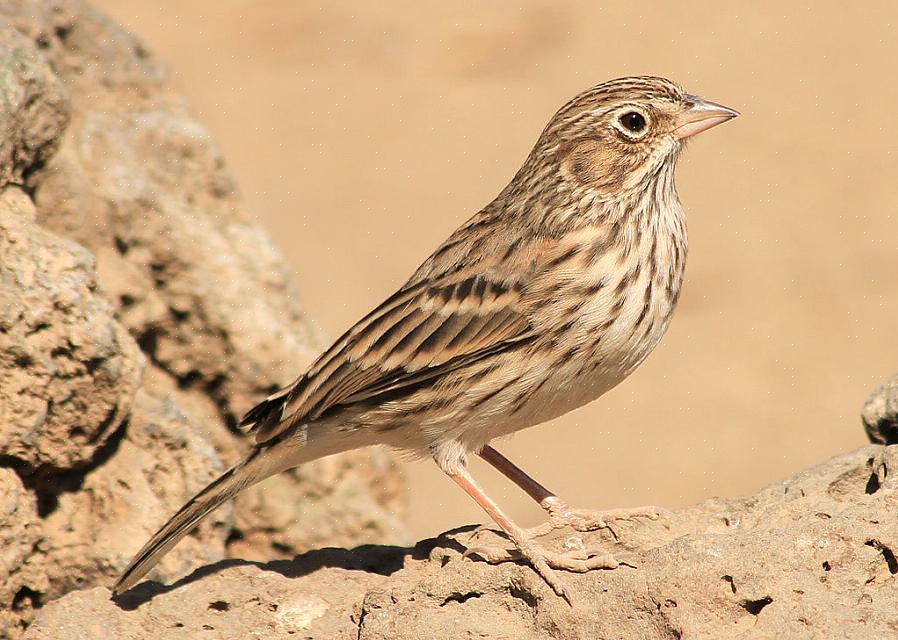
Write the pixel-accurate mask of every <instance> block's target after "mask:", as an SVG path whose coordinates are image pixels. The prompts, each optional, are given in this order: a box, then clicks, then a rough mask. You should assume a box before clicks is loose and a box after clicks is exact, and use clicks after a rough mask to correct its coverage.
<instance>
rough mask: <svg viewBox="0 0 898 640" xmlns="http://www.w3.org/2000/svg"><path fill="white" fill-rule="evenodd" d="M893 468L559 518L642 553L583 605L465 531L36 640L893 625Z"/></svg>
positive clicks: (703, 631) (42, 621) (877, 634)
mask: <svg viewBox="0 0 898 640" xmlns="http://www.w3.org/2000/svg"><path fill="white" fill-rule="evenodd" d="M896 478H898V448H896V447H882V446H875V445H871V446H868V447H865V448H862V449H859V450H857V451H854V452H851V453H847V454H844V455H841V456H838V457H836V458H833V459H831V460H829V461H827V462H825V463H823V464H821V465H819V466H816V467H814V468H811V469H808V470H807V471H804V472H802V473H799V474H797V475H795V476H793V477H791V478H789V479H788V480H785V481H783V482H781V483H778V484H775V485H772V486H770V487H767V488H766V489H764V490H762V491H761V492H759V493H758V494H756V495H754V496H750V497H746V498H738V499H732V500H724V499H719V498H718V499H713V500H709V501H706V502H704V503H701V504H699V505H696V506H694V507H690V508H687V509H683V510H680V511H677V512H674V513H671V514H670V515H668V516H666V517H663V518H662V519H659V520H657V521H648V520H642V521H638V522H619V523H617V524H616V526H615V531H616V534H617V536H618V538H617V539H616V538H615V537H614V536H613V535H612V534H610V533H609V532H608V531H605V532H602V533H585V534H580V533H574V532H571V531H559V532H557V533H556V535H554V536H552V537H550V539H549V540H550V542H549V544H550V545H551V546H554V547H555V548H556V549H558V550H563V549H565V548H568V549H570V548H591V547H595V546H597V545H602V546H603V547H604V548H605V549H608V550H612V551H614V552H617V553H621V552H629V553H630V556H629V558H628V560H627V562H628V563H630V564H632V565H633V567H629V566H621V567H619V568H617V569H615V570H613V571H593V572H590V573H587V574H570V573H565V574H563V578H564V580H565V581H566V582H567V584H568V585H569V586H570V587H571V589H572V591H573V592H574V594H575V602H574V606H573V607H571V606H569V605H568V604H567V603H566V602H565V601H564V600H562V599H561V598H559V597H557V596H556V595H555V594H554V593H553V592H552V591H551V590H550V589H549V587H548V586H547V585H546V584H545V583H543V582H542V580H541V579H540V578H539V577H538V576H537V575H536V574H535V573H534V572H533V571H532V570H531V569H530V568H528V567H526V566H523V565H515V564H505V565H498V566H492V565H488V564H486V563H484V562H478V561H471V560H463V559H462V558H461V554H460V551H461V549H462V548H463V546H464V545H466V544H468V543H469V538H470V535H471V534H470V531H455V532H449V533H447V534H444V535H443V536H441V537H440V538H438V539H435V540H427V541H423V542H420V543H419V544H418V545H417V546H415V547H413V548H410V549H409V548H401V547H378V546H363V547H358V548H355V549H353V550H342V549H322V550H318V551H311V552H309V553H306V554H304V555H300V556H298V557H296V558H295V559H294V560H292V561H276V562H270V563H267V564H263V563H253V562H245V561H234V560H230V561H224V562H220V563H217V564H214V565H212V566H209V567H204V568H203V569H201V570H198V571H196V572H195V573H194V574H193V575H192V576H190V577H189V578H187V579H185V580H183V581H181V582H179V583H177V584H174V585H166V586H163V585H160V584H158V583H145V584H143V585H140V586H138V587H137V588H136V589H134V590H133V591H131V592H130V593H127V594H124V595H123V597H122V598H121V599H120V600H119V601H118V602H113V601H112V600H110V593H109V591H108V589H105V588H95V589H91V590H87V591H79V592H75V593H71V594H69V595H67V596H65V597H63V598H62V599H60V600H58V601H56V602H53V603H51V604H49V605H47V606H46V607H44V608H43V609H42V610H41V612H40V613H39V614H38V618H37V620H36V621H35V623H34V624H33V625H32V626H31V628H30V629H29V630H28V633H27V634H26V636H25V637H26V638H29V639H33V640H37V639H43V638H54V639H56V640H66V639H67V638H72V639H75V638H84V637H99V636H94V635H93V634H92V631H91V629H102V630H103V635H102V637H104V638H109V639H110V640H115V639H117V638H181V637H193V636H195V635H199V634H202V635H203V637H205V638H211V639H214V638H234V637H265V638H291V637H301V638H328V639H339V638H347V639H348V638H352V639H356V638H358V639H362V640H387V639H389V640H402V639H405V638H408V639H418V638H479V637H487V638H508V639H516V640H521V639H523V640H528V639H533V640H536V639H537V638H540V639H542V638H557V639H564V640H568V639H574V638H576V639H581V638H583V639H586V638H621V639H629V638H633V639H637V638H639V639H643V638H644V639H658V640H662V639H663V640H668V639H672V638H737V637H738V638H785V639H788V638H834V639H835V638H839V639H844V638H857V639H858V640H860V639H862V638H863V639H868V638H887V637H894V635H895V633H896V630H898V610H896V608H895V604H894V590H895V581H896V578H895V574H896V573H898V561H896V559H895V558H896V556H895V549H896V548H898V520H896V518H895V515H894V514H895V512H896V509H898V479H896ZM874 479H875V480H874ZM490 535H491V534H490ZM492 538H493V539H492V540H490V539H486V537H484V538H483V539H478V540H477V543H478V544H481V543H496V542H501V540H500V539H499V538H498V536H492ZM92 625H93V626H92Z"/></svg>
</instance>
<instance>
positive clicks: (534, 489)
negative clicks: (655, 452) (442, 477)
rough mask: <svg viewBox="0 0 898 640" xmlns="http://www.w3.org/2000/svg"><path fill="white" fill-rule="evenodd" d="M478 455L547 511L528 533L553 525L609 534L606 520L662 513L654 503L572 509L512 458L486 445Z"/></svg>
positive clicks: (536, 533) (654, 516)
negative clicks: (650, 504) (598, 509)
mask: <svg viewBox="0 0 898 640" xmlns="http://www.w3.org/2000/svg"><path fill="white" fill-rule="evenodd" d="M480 457H481V458H483V459H484V460H486V461H487V462H489V463H490V464H491V465H492V466H493V467H495V468H496V469H497V470H499V471H500V472H501V473H502V475H504V476H505V477H506V478H508V479H509V480H511V481H512V482H514V483H515V484H516V485H518V486H519V487H520V488H521V489H523V490H524V492H525V493H526V494H527V495H528V496H530V497H531V498H533V499H534V500H535V501H536V502H537V503H538V504H539V506H541V507H542V508H543V509H544V510H545V511H547V512H548V514H549V521H548V522H546V523H545V524H543V525H541V526H538V527H534V528H533V529H530V530H528V531H527V532H526V533H527V534H528V535H530V536H541V535H545V534H547V533H549V532H550V531H552V530H554V529H560V528H562V527H566V526H569V527H572V528H573V529H575V530H577V531H596V530H598V529H608V530H609V531H611V533H612V535H614V536H615V537H617V534H616V533H615V532H614V530H613V529H612V528H611V526H609V524H608V521H613V520H633V519H634V518H648V519H649V520H657V519H658V517H659V516H660V515H661V513H663V510H662V509H659V508H657V507H637V508H634V509H610V510H607V511H593V510H589V509H572V508H571V507H570V506H568V504H567V503H566V502H565V501H564V500H562V499H561V498H559V497H558V496H557V495H555V493H554V492H552V491H549V490H548V489H547V488H546V487H544V486H543V485H541V484H540V483H539V482H537V481H536V480H534V479H533V478H531V477H530V476H529V475H527V473H526V472H525V471H524V470H523V469H521V468H520V467H518V466H517V465H515V464H514V463H513V462H512V461H511V460H509V459H508V458H506V457H505V456H503V455H502V454H501V453H499V452H498V451H496V450H495V449H493V448H492V447H490V446H489V445H487V446H486V447H484V448H483V450H482V451H481V452H480Z"/></svg>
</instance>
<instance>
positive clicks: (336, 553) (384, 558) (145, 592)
mask: <svg viewBox="0 0 898 640" xmlns="http://www.w3.org/2000/svg"><path fill="white" fill-rule="evenodd" d="M475 528H476V527H475V526H473V525H470V526H465V527H459V528H457V529H452V530H451V531H447V532H445V533H443V534H441V535H440V536H438V537H436V538H427V539H425V540H422V541H420V542H419V543H418V544H416V545H415V546H414V547H399V546H394V545H380V544H363V545H359V546H358V547H354V548H352V549H342V548H339V547H325V548H323V549H313V550H311V551H307V552H306V553H302V554H300V555H298V556H296V557H294V558H293V559H292V560H272V561H271V562H254V561H251V560H241V559H239V558H228V559H226V560H221V561H219V562H215V563H213V564H209V565H206V566H204V567H200V568H199V569H197V570H196V571H194V572H193V573H191V574H190V575H188V576H185V577H183V578H181V579H180V580H178V581H176V582H173V583H172V584H170V585H164V584H162V583H159V582H154V581H152V580H149V581H144V582H141V583H140V584H138V585H136V586H134V587H133V588H131V589H129V590H128V591H126V592H125V593H123V594H121V595H120V596H113V598H112V600H113V602H115V603H116V604H117V605H118V606H119V608H121V609H123V610H125V611H133V610H134V609H137V608H138V607H140V606H142V605H144V604H146V603H148V602H150V601H151V600H152V599H153V598H155V597H157V596H159V595H162V594H164V593H169V592H170V591H175V590H176V589H179V588H181V587H183V586H185V585H188V584H191V583H193V582H196V581H198V580H202V579H203V578H206V577H208V576H211V575H214V574H216V573H218V572H220V571H224V570H225V569H229V568H231V567H240V566H253V567H258V568H259V569H262V570H263V571H273V572H275V573H279V574H281V575H282V576H284V577H285V578H300V577H302V576H307V575H309V574H312V573H315V572H316V571H318V570H319V569H324V568H333V569H346V570H347V571H364V572H366V573H377V574H380V575H383V576H389V575H392V574H394V573H395V572H397V571H399V570H400V569H402V567H403V566H404V565H405V562H406V559H412V560H426V559H427V558H428V557H430V555H431V553H432V552H433V550H434V549H437V548H443V549H450V550H452V551H456V552H458V553H463V552H464V550H465V548H464V547H463V546H462V545H461V544H460V543H459V542H458V541H457V540H455V538H454V536H455V535H457V534H460V533H465V532H468V531H472V530H474V529H475Z"/></svg>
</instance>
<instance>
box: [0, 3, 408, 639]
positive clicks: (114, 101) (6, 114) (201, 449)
mask: <svg viewBox="0 0 898 640" xmlns="http://www.w3.org/2000/svg"><path fill="white" fill-rule="evenodd" d="M0 78H2V80H3V82H0V126H2V127H3V129H2V130H3V135H2V136H0V138H2V139H0V491H2V493H0V506H2V509H3V510H2V512H0V541H2V544H3V546H2V551H0V637H2V638H17V637H19V636H21V634H22V632H23V630H24V628H25V627H26V626H27V624H28V622H29V621H30V620H31V618H32V617H33V616H34V613H35V611H36V610H38V609H39V608H40V607H41V606H42V605H43V604H45V603H46V602H48V601H50V600H53V599H54V598H57V597H59V596H61V595H62V594H64V593H66V592H69V591H71V590H73V589H80V588H89V587H92V586H94V585H98V584H102V585H108V584H109V583H110V582H111V580H112V579H113V577H114V576H115V575H116V574H117V573H118V572H119V571H120V570H121V569H122V568H123V567H124V566H125V564H126V563H127V561H128V560H129V559H130V556H131V554H133V553H134V552H135V551H136V550H137V549H138V548H139V547H140V546H141V545H142V544H143V542H144V541H145V540H146V539H147V538H148V537H149V536H150V535H151V533H152V532H153V531H154V530H155V529H156V528H157V527H158V526H159V525H161V524H162V523H163V522H164V521H165V519H166V518H167V517H169V516H170V515H171V514H172V513H173V512H174V511H175V509H177V508H178V507H179V506H180V505H181V504H182V503H183V502H184V501H186V500H187V499H188V498H189V497H190V496H191V495H192V494H193V493H195V492H196V491H197V490H198V489H199V488H201V487H202V486H203V484H204V483H206V482H207V481H209V480H210V479H211V478H212V477H214V475H215V474H217V473H219V472H221V471H222V470H223V469H224V468H225V467H226V466H228V465H230V464H233V463H234V462H235V461H236V460H237V459H239V458H240V456H241V455H242V454H243V453H244V452H245V451H246V450H247V449H248V446H249V443H248V442H247V439H246V437H245V436H244V435H243V434H240V433H238V432H237V431H236V428H235V425H236V423H237V419H238V418H239V416H240V415H241V414H242V413H243V412H244V411H246V410H248V409H249V408H251V407H252V405H253V404H254V403H255V402H257V401H259V400H261V399H262V398H264V396H265V395H266V394H268V393H270V392H271V391H272V390H273V389H275V388H277V387H278V386H280V385H283V384H286V383H288V382H290V381H291V378H292V377H293V376H296V375H297V374H299V373H300V372H302V370H303V368H304V367H305V366H306V365H307V364H308V363H309V361H310V360H311V359H312V358H313V357H314V356H316V355H317V353H318V352H319V350H320V346H321V344H320V342H319V337H318V336H317V335H316V334H315V333H314V331H313V330H312V329H311V324H310V323H309V322H308V320H307V318H306V317H305V315H304V314H303V312H302V309H301V307H300V306H299V303H298V297H299V296H298V294H297V291H296V287H295V284H294V282H293V280H292V278H291V275H290V269H289V267H288V266H287V263H286V261H285V260H284V259H283V257H282V255H281V254H280V252H279V251H278V250H277V248H276V247H275V245H274V243H273V242H272V241H271V238H270V237H269V236H268V234H267V233H265V232H264V231H263V230H262V229H261V228H260V227H258V226H257V225H256V224H254V223H253V222H252V220H250V219H249V218H248V217H247V216H246V215H245V214H244V213H243V212H242V211H241V202H240V198H239V195H238V193H237V189H236V187H235V185H234V182H233V180H232V179H231V177H230V175H229V174H228V172H227V169H226V167H225V163H224V160H223V158H222V157H221V154H220V152H219V151H218V149H217V147H216V145H215V143H214V142H213V141H212V139H211V137H210V136H209V133H208V132H207V131H206V129H205V128H204V127H203V126H202V125H201V124H200V123H199V122H197V121H196V120H195V118H194V117H193V115H192V113H191V111H190V108H189V106H188V105H187V104H186V102H185V101H184V99H183V98H182V97H181V96H180V95H179V94H178V93H177V92H176V91H175V90H174V89H173V87H172V83H171V79H170V74H169V72H168V70H167V69H166V68H165V67H164V66H163V65H162V64H160V63H159V62H158V61H156V59H155V58H154V57H153V56H152V55H150V54H149V52H148V51H147V50H146V49H145V48H144V47H143V45H142V44H141V43H140V42H139V40H137V39H136V38H135V37H134V36H132V35H130V34H128V33H127V32H125V31H124V30H122V29H121V28H120V27H118V26H117V25H115V24H114V23H112V22H111V21H110V20H108V19H107V18H106V17H104V16H103V15H102V14H100V13H98V12H97V11H96V10H94V9H93V8H91V7H90V6H88V5H86V4H85V3H83V2H80V1H78V0H58V1H57V0H54V1H53V2H46V1H44V0H10V1H8V2H2V3H0ZM269 491H270V493H269ZM276 499H277V501H276ZM403 505H404V493H403V489H402V481H401V478H400V476H399V472H398V469H397V466H396V463H395V460H394V458H392V457H391V456H390V455H389V454H387V453H385V452H383V451H379V450H372V451H361V452H353V453H350V454H347V455H345V456H342V457H340V456H338V457H334V458H332V459H328V460H322V461H318V462H315V463H312V464H309V465H306V466H305V467H304V468H303V469H302V470H301V471H298V472H295V473H291V474H285V475H283V476H281V477H279V478H277V479H276V480H272V481H271V483H270V484H269V486H268V487H265V486H261V487H257V488H253V489H252V490H251V491H248V492H247V494H246V495H245V496H241V498H240V500H238V501H237V502H236V504H235V505H228V506H227V507H226V508H223V509H222V510H220V511H219V512H217V513H216V514H215V515H214V516H213V517H212V518H210V519H209V521H208V522H206V523H204V524H203V525H201V526H200V528H199V529H198V530H197V531H196V532H195V533H194V534H192V535H191V536H189V537H188V538H187V539H186V540H184V541H183V542H182V543H181V545H179V547H178V548H177V549H176V550H174V551H173V553H172V554H171V555H170V556H169V557H167V558H166V559H165V561H164V562H163V563H162V564H161V565H160V566H159V567H158V568H157V569H156V570H155V571H154V573H153V574H152V575H153V576H155V577H156V578H158V579H163V580H171V579H174V578H176V577H177V576H180V575H182V574H184V573H185V572H187V571H189V570H190V569H191V568H194V567H196V566H201V565H203V564H206V563H209V562H214V561H216V560H220V559H222V558H225V557H227V556H228V555H233V554H235V553H236V554H239V555H242V556H246V557H252V558H256V559H259V560H263V561H268V560H271V559H273V558H278V557H283V556H287V557H291V556H293V555H295V554H296V553H298V552H300V551H304V550H307V549H310V548H315V547H316V546H319V545H321V544H323V543H324V541H325V540H328V541H331V544H333V542H334V541H337V542H339V543H341V544H347V545H353V544H359V543H361V542H378V541H385V540H388V539H389V540H395V539H396V538H397V537H398V538H400V539H404V532H403V528H402V525H401V523H400V521H399V519H398V517H397V514H398V513H400V512H401V511H402V508H403ZM313 520H314V521H315V522H319V523H325V524H324V525H322V526H317V527H316V526H315V525H314V524H313V523H312V521H313Z"/></svg>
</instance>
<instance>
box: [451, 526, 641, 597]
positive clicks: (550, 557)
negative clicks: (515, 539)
mask: <svg viewBox="0 0 898 640" xmlns="http://www.w3.org/2000/svg"><path fill="white" fill-rule="evenodd" d="M472 555H476V556H477V557H479V558H481V559H482V560H484V561H486V562H488V563H490V564H501V563H503V562H517V561H521V560H523V561H525V562H527V563H528V564H529V565H530V566H532V567H533V569H534V570H535V571H536V572H537V573H538V574H539V575H540V577H542V579H543V580H545V581H546V583H548V585H549V586H550V587H552V590H553V591H554V592H555V593H557V594H558V595H559V596H561V597H562V598H564V599H565V600H567V602H568V604H573V602H572V600H571V594H570V591H569V590H568V588H567V587H566V585H565V584H564V581H563V580H561V578H560V577H559V576H558V574H556V573H555V570H556V569H558V570H562V571H571V572H573V573H586V572H587V571H593V570H594V569H616V568H617V567H619V566H621V565H624V566H628V567H632V568H634V569H635V568H636V567H635V565H633V564H631V563H630V562H628V561H627V554H623V555H618V556H615V555H612V554H610V553H608V552H606V551H602V550H599V549H583V550H576V551H568V552H563V553H559V552H555V551H550V550H549V549H546V548H545V547H543V546H541V545H539V544H536V543H535V542H533V541H531V540H527V541H525V542H523V543H522V544H520V545H518V546H517V548H513V549H505V548H502V547H471V548H469V549H468V550H467V551H465V553H464V554H463V556H462V557H464V558H467V557H469V556H472Z"/></svg>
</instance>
